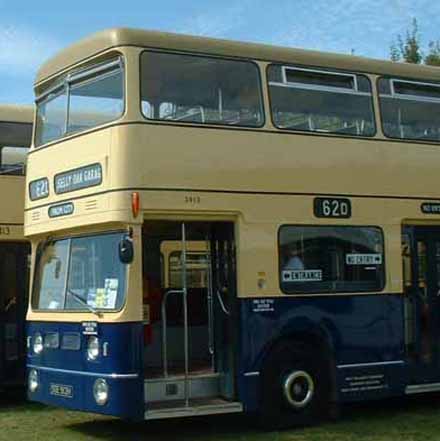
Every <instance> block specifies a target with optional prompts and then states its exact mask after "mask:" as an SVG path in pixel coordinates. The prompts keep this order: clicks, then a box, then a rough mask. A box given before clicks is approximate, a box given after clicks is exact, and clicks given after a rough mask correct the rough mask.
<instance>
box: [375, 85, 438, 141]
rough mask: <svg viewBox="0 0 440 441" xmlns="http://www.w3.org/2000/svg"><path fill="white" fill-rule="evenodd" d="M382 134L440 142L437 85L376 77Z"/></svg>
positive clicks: (390, 136) (391, 136)
mask: <svg viewBox="0 0 440 441" xmlns="http://www.w3.org/2000/svg"><path fill="white" fill-rule="evenodd" d="M379 98H380V107H381V113H382V125H383V131H384V134H385V136H388V137H389V138H400V139H420V140H428V141H440V84H426V83H416V82H411V81H400V80H393V79H388V78H381V79H380V80H379Z"/></svg>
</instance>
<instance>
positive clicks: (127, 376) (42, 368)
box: [27, 364, 139, 380]
mask: <svg viewBox="0 0 440 441" xmlns="http://www.w3.org/2000/svg"><path fill="white" fill-rule="evenodd" d="M27 368H29V369H37V370H40V371H46V372H56V373H58V374H72V375H82V376H86V377H100V378H112V379H121V380H125V379H132V378H138V377H139V374H102V373H99V372H84V371H71V370H67V369H56V368H51V367H45V366H38V365H34V364H28V365H27Z"/></svg>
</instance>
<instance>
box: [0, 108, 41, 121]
mask: <svg viewBox="0 0 440 441" xmlns="http://www.w3.org/2000/svg"><path fill="white" fill-rule="evenodd" d="M0 121H1V122H18V123H31V124H32V123H33V121H34V108H33V106H18V105H14V104H0Z"/></svg>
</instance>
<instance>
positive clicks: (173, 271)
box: [168, 251, 208, 289]
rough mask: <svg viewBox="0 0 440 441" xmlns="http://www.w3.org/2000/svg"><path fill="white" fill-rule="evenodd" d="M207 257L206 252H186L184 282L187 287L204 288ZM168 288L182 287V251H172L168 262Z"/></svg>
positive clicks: (206, 273)
mask: <svg viewBox="0 0 440 441" xmlns="http://www.w3.org/2000/svg"><path fill="white" fill-rule="evenodd" d="M207 275H208V259H207V255H206V253H191V252H187V253H186V282H187V287H188V288H206V287H207V283H206V282H207ZM168 280H169V285H170V286H169V287H170V288H175V289H178V288H182V252H181V251H174V252H173V253H171V254H170V257H169V262H168Z"/></svg>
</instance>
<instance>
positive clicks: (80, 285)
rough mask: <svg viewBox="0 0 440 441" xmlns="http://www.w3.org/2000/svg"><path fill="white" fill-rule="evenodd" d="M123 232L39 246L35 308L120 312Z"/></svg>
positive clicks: (122, 292)
mask: <svg viewBox="0 0 440 441" xmlns="http://www.w3.org/2000/svg"><path fill="white" fill-rule="evenodd" d="M121 237H122V233H108V234H100V235H94V236H83V237H77V238H71V239H61V240H56V241H52V242H49V243H45V244H43V245H40V248H39V250H38V260H37V265H36V270H35V283H34V290H33V297H32V306H33V308H34V309H42V310H58V311H59V310H64V311H87V310H93V309H98V310H109V311H111V310H119V309H121V307H122V305H123V304H124V300H125V273H126V265H124V264H123V263H121V262H120V260H119V256H118V245H119V241H120V239H121Z"/></svg>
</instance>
